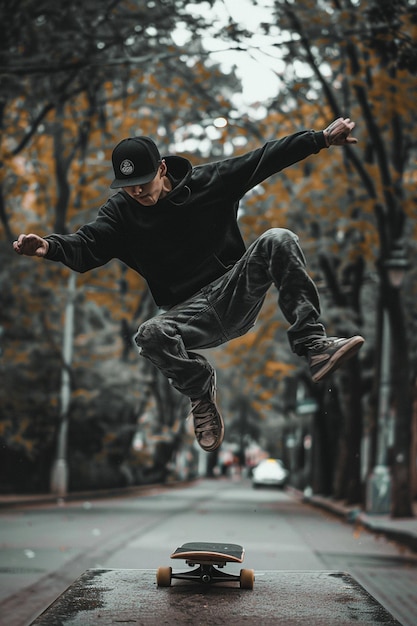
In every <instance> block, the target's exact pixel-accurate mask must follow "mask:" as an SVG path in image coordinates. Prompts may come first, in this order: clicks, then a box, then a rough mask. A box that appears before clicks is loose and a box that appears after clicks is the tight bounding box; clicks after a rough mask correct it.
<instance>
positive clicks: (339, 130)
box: [323, 117, 358, 148]
mask: <svg viewBox="0 0 417 626" xmlns="http://www.w3.org/2000/svg"><path fill="white" fill-rule="evenodd" d="M354 128H355V122H352V121H351V120H350V119H349V118H348V117H339V118H338V119H337V120H335V121H334V122H332V123H331V124H329V126H328V127H327V128H326V129H325V130H324V131H323V135H324V139H325V141H326V146H327V148H329V147H330V146H345V145H349V144H354V143H358V140H357V139H356V138H355V137H351V136H350V133H351V132H352V130H353V129H354Z"/></svg>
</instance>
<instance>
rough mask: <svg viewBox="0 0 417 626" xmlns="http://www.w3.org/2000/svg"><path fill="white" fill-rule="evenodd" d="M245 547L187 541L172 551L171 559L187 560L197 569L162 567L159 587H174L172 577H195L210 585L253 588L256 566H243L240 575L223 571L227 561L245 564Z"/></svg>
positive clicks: (158, 580) (158, 574)
mask: <svg viewBox="0 0 417 626" xmlns="http://www.w3.org/2000/svg"><path fill="white" fill-rule="evenodd" d="M244 556H245V550H244V549H243V548H242V546H239V545H238V544H236V543H207V542H191V543H184V544H183V545H182V546H180V547H179V548H177V549H176V550H175V552H173V553H172V554H171V559H183V560H184V561H185V562H186V563H187V565H190V566H191V567H194V566H197V567H196V568H195V569H193V570H191V571H186V572H173V571H172V567H159V568H158V571H157V573H156V582H157V585H158V587H170V586H171V580H172V579H173V578H177V579H180V580H192V581H195V582H197V583H203V584H205V585H210V584H212V583H223V582H231V581H234V582H239V584H240V588H241V589H253V583H254V580H255V573H254V571H253V569H241V570H240V574H229V573H227V572H221V571H220V569H221V568H223V567H224V566H225V565H226V563H242V562H243V559H244Z"/></svg>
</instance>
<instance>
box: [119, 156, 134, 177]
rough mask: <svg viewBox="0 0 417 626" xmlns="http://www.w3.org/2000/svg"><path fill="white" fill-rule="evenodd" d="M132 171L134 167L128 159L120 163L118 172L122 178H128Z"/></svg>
mask: <svg viewBox="0 0 417 626" xmlns="http://www.w3.org/2000/svg"><path fill="white" fill-rule="evenodd" d="M134 169H135V166H134V165H133V163H132V161H130V160H129V159H125V160H124V161H122V162H121V163H120V171H121V172H122V174H123V176H129V175H130V174H133V172H134Z"/></svg>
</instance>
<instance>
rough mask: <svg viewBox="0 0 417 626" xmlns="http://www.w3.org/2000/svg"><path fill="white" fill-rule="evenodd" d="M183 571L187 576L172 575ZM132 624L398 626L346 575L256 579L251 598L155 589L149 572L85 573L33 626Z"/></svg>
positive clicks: (177, 587) (220, 591)
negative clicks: (364, 625) (377, 625)
mask: <svg viewBox="0 0 417 626" xmlns="http://www.w3.org/2000/svg"><path fill="white" fill-rule="evenodd" d="M178 569H186V568H178ZM115 623H133V624H145V625H148V624H155V625H156V624H158V625H159V624H181V626H182V625H185V624H193V625H196V624H205V625H206V624H210V625H211V624H214V625H217V624H218V625H220V624H221V625H222V626H223V625H224V624H227V625H228V626H233V625H236V626H237V625H239V626H240V625H241V624H262V625H264V624H282V625H283V626H295V625H299V624H303V625H307V624H314V626H330V625H332V624H335V625H336V624H337V626H352V624H366V626H372V625H373V624H386V625H390V626H394V625H395V626H401V625H400V623H399V622H398V621H397V620H395V619H394V618H393V617H392V615H391V614H390V613H388V612H387V611H386V610H385V609H384V607H382V605H381V604H379V603H378V602H377V601H376V600H375V599H374V598H373V597H372V596H371V595H370V594H369V593H368V592H367V591H365V589H364V588H363V587H362V586H361V585H359V584H358V583H357V582H356V581H355V580H354V579H353V578H352V577H351V576H350V575H349V574H345V573H343V572H320V571H319V572H316V571H312V572H293V571H291V572H284V571H263V572H261V571H257V572H255V586H254V589H253V591H248V590H244V589H240V588H239V586H237V585H236V584H233V583H229V584H228V585H227V586H226V585H224V586H220V585H211V586H205V585H200V584H196V583H192V584H191V583H189V582H186V581H178V580H174V581H173V583H172V586H171V587H169V588H158V587H157V585H156V572H155V571H154V570H120V569H92V570H87V571H86V572H84V574H83V575H82V576H80V577H79V578H78V579H77V580H76V581H75V582H74V583H73V584H72V585H71V586H70V587H69V588H68V590H67V591H66V592H65V593H63V594H62V595H61V596H60V597H59V598H57V600H56V601H55V602H54V603H53V604H52V605H51V606H50V607H49V608H48V609H47V610H46V611H45V612H44V613H43V614H42V615H40V616H39V617H38V618H37V619H36V620H35V621H34V622H32V626H52V625H53V626H56V625H57V624H59V625H60V626H69V625H71V626H75V625H79V626H97V624H100V626H107V625H110V624H115Z"/></svg>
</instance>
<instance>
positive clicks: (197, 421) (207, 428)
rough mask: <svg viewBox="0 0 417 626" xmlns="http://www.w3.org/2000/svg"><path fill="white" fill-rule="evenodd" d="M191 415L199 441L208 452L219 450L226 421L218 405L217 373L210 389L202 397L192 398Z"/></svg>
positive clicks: (213, 377) (201, 446)
mask: <svg viewBox="0 0 417 626" xmlns="http://www.w3.org/2000/svg"><path fill="white" fill-rule="evenodd" d="M191 415H192V416H193V420H194V433H195V436H196V439H197V442H198V444H199V446H200V448H202V449H203V450H205V451H206V452H212V451H213V450H217V448H218V447H219V446H220V444H221V442H222V441H223V437H224V423H223V418H222V416H221V415H220V411H219V409H218V408H217V405H216V375H215V373H214V372H213V376H212V380H211V384H210V389H209V390H208V392H207V393H206V394H204V396H201V398H191Z"/></svg>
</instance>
